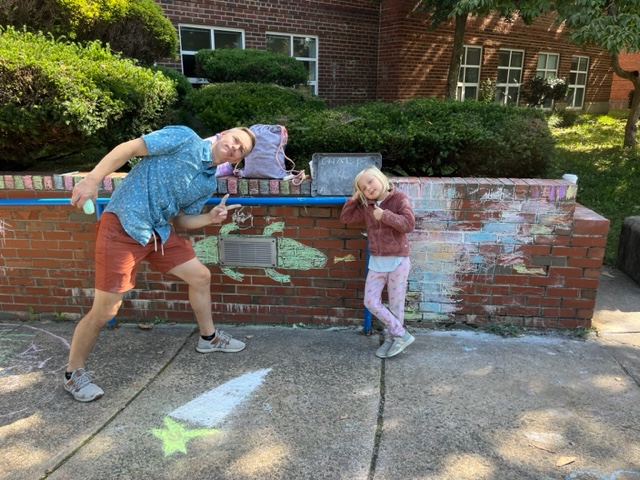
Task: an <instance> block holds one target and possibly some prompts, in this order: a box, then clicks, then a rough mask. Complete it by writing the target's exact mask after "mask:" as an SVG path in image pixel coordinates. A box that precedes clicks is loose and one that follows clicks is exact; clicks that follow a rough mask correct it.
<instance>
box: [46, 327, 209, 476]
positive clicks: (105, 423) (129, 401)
mask: <svg viewBox="0 0 640 480" xmlns="http://www.w3.org/2000/svg"><path fill="white" fill-rule="evenodd" d="M196 331H198V328H197V327H196V328H195V329H194V331H193V332H191V334H189V335H187V336H186V337H185V339H184V341H183V342H182V343H181V344H180V346H179V347H178V348H177V349H176V351H175V353H174V354H173V355H172V356H171V358H169V360H167V362H166V363H165V364H164V365H163V366H162V368H161V369H159V370H158V371H157V372H156V374H155V375H153V376H152V377H150V378H149V380H148V381H147V382H146V383H145V384H144V385H143V386H142V387H141V388H140V390H138V391H137V392H136V393H135V395H133V396H132V397H131V398H130V399H129V400H127V401H126V403H125V404H124V405H123V406H122V407H120V408H119V409H118V410H116V412H115V413H114V414H113V415H111V417H109V418H108V419H107V420H106V421H105V422H104V423H103V424H102V425H101V426H100V427H98V428H97V429H96V430H95V431H94V432H93V433H91V434H90V435H89V436H88V437H87V438H85V439H84V441H82V443H81V444H80V445H78V447H76V448H74V449H73V450H72V451H71V452H69V454H68V455H66V456H65V457H64V458H63V459H62V460H60V461H59V462H58V463H57V464H55V465H54V466H52V467H50V468H48V469H47V470H46V471H45V473H44V475H43V476H42V477H40V480H44V479H46V478H48V477H49V475H51V474H53V473H54V472H55V471H56V470H58V469H59V468H60V467H62V466H63V465H64V464H65V463H67V461H69V460H70V459H71V458H73V457H74V456H75V455H76V454H77V453H78V452H79V451H80V450H82V448H84V446H85V445H88V444H89V443H90V442H91V441H92V440H93V439H94V438H96V437H97V436H98V435H99V434H100V433H101V432H102V431H103V430H104V429H105V428H107V427H108V426H109V425H111V423H112V422H113V421H114V420H115V419H116V418H118V416H119V415H120V414H121V413H122V412H123V411H124V410H125V409H126V408H127V407H128V406H129V405H131V404H132V403H133V401H134V400H135V399H136V398H138V397H139V396H140V394H141V393H142V392H144V391H145V390H147V388H148V387H149V385H151V384H152V383H153V382H154V381H155V380H156V379H157V378H158V377H159V376H160V375H162V373H163V372H164V371H165V370H166V369H167V368H168V367H169V365H171V364H172V363H173V361H174V360H175V359H176V357H177V356H178V355H179V354H180V352H182V350H183V349H184V347H185V345H186V344H187V342H188V341H189V340H190V339H191V337H192V336H193V334H194V333H195V332H196Z"/></svg>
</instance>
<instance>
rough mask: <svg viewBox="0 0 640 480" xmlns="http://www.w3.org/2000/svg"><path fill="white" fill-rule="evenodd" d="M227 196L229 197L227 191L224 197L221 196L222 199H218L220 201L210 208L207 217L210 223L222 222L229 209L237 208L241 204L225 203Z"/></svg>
mask: <svg viewBox="0 0 640 480" xmlns="http://www.w3.org/2000/svg"><path fill="white" fill-rule="evenodd" d="M227 198H229V194H228V193H227V194H226V195H225V196H224V197H222V200H220V203H219V204H218V205H216V206H215V207H213V208H212V209H211V211H210V212H209V217H210V218H211V223H222V222H224V221H225V220H226V219H227V212H228V211H229V210H234V209H236V208H239V207H241V206H242V205H240V204H234V205H226V202H227Z"/></svg>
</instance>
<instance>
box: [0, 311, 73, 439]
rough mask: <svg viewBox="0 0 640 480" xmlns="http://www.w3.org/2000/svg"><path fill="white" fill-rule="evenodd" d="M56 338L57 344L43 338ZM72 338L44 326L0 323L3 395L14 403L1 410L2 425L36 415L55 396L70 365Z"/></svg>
mask: <svg viewBox="0 0 640 480" xmlns="http://www.w3.org/2000/svg"><path fill="white" fill-rule="evenodd" d="M42 335H46V336H47V337H48V339H53V345H54V346H55V347H54V348H52V345H51V343H50V342H48V341H44V340H42V337H41V336H42ZM60 345H62V346H63V348H65V349H66V350H67V351H68V350H69V341H68V340H67V339H65V338H62V337H60V336H58V335H56V334H54V333H51V332H49V331H48V330H46V329H44V328H38V327H34V326H31V325H23V324H11V323H0V395H2V396H3V397H4V398H5V401H4V403H5V405H7V406H9V405H11V406H12V407H11V408H10V409H9V411H3V412H1V413H0V427H2V426H4V425H9V424H11V423H13V422H16V421H18V420H21V419H23V418H26V417H28V416H29V415H32V414H33V413H34V412H35V411H36V410H37V409H38V408H39V406H40V405H43V404H46V403H48V402H50V401H52V400H54V399H55V396H56V392H57V391H58V387H59V386H60V378H61V375H62V371H63V370H64V369H65V368H66V360H67V358H66V354H62V355H61V354H60Z"/></svg>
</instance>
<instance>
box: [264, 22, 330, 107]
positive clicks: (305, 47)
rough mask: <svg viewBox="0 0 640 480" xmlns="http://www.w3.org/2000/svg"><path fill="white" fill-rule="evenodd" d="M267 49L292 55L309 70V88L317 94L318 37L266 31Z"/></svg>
mask: <svg viewBox="0 0 640 480" xmlns="http://www.w3.org/2000/svg"><path fill="white" fill-rule="evenodd" d="M267 51H269V52H272V53H280V54H282V55H288V56H290V57H294V58H295V59H296V60H298V61H300V62H302V63H303V64H304V66H305V67H306V68H307V71H308V72H309V81H308V82H307V85H309V90H310V91H311V93H312V94H314V95H317V94H318V38H317V37H305V36H300V35H288V34H283V33H267Z"/></svg>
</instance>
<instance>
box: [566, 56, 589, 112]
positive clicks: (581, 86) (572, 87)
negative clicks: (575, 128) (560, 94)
mask: <svg viewBox="0 0 640 480" xmlns="http://www.w3.org/2000/svg"><path fill="white" fill-rule="evenodd" d="M574 59H576V60H577V65H578V68H577V69H574V68H573V61H574ZM580 60H585V64H586V65H585V68H584V70H581V69H580ZM572 75H575V79H576V80H577V81H576V82H574V83H569V90H568V91H567V108H575V109H578V110H581V109H582V108H583V107H584V98H585V95H586V93H587V77H588V76H589V57H587V56H585V55H572V56H571V70H570V72H569V80H571V76H572ZM580 75H584V83H579V81H578V80H579V76H580ZM576 90H582V102H581V103H580V105H576V96H575V92H576Z"/></svg>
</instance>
